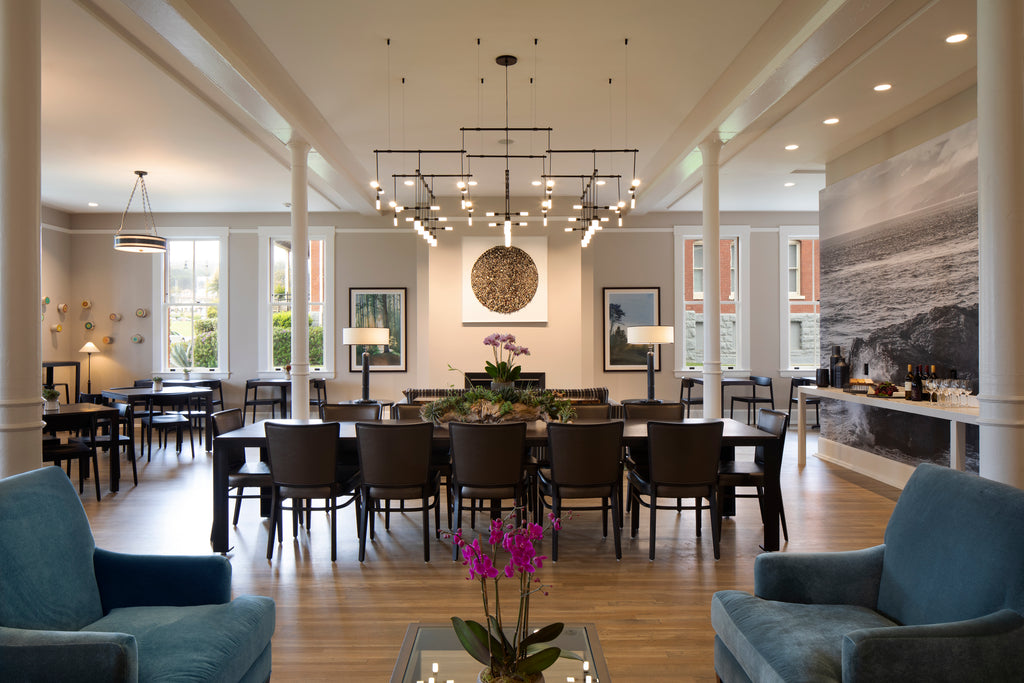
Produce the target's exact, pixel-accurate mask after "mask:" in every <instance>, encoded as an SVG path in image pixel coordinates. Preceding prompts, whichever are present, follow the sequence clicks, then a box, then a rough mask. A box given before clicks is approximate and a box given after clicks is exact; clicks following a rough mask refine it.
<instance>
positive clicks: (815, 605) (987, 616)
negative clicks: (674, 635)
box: [711, 463, 1024, 683]
mask: <svg viewBox="0 0 1024 683" xmlns="http://www.w3.org/2000/svg"><path fill="white" fill-rule="evenodd" d="M1021 567H1024V491H1021V490H1020V489H1018V488H1015V487H1012V486H1008V485H1006V484H1002V483H998V482H995V481H992V480H990V479H985V478H982V477H979V476H977V475H976V474H970V473H966V472H960V471H957V470H953V469H950V468H949V467H941V466H938V465H933V464H930V463H925V464H922V465H918V467H917V468H916V469H915V470H914V473H913V475H911V477H910V479H909V481H908V482H907V485H906V487H905V488H904V489H903V491H902V493H901V494H900V497H899V501H897V503H896V506H895V508H894V509H893V512H892V516H891V517H890V518H889V523H888V525H887V526H886V529H885V536H884V539H883V542H882V544H881V545H877V546H875V547H873V548H865V549H860V550H850V551H845V552H819V553H764V554H762V555H758V556H757V558H756V559H755V561H754V577H753V578H754V593H753V595H751V594H750V593H747V592H746V591H738V590H725V591H719V592H717V593H715V594H714V596H713V597H712V599H711V625H712V626H713V627H714V630H715V644H714V652H715V672H716V673H717V675H718V677H719V680H722V681H725V682H726V683H733V682H734V681H743V682H746V681H782V680H786V681H839V680H842V681H849V682H852V683H856V682H858V681H1020V680H1024V655H1022V653H1024V572H1022V571H1021Z"/></svg>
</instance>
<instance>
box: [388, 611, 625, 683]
mask: <svg viewBox="0 0 1024 683" xmlns="http://www.w3.org/2000/svg"><path fill="white" fill-rule="evenodd" d="M552 644H553V645H557V646H558V647H560V648H562V649H563V650H568V651H569V652H574V653H576V654H578V655H579V656H580V657H582V658H583V661H579V660H575V659H569V658H559V659H557V660H556V661H555V663H554V664H552V665H551V667H550V668H548V669H545V670H544V678H545V680H548V681H580V682H581V683H582V682H583V681H593V683H607V682H608V681H610V680H611V676H610V675H609V673H608V666H607V665H606V664H605V661H604V653H603V652H602V651H601V643H600V641H599V640H598V638H597V627H596V626H595V625H594V624H566V625H565V628H564V629H563V630H562V633H561V634H560V635H559V636H558V637H557V638H555V640H554V641H553V642H552ZM480 668H481V664H480V662H478V661H476V660H475V659H473V657H471V656H470V655H469V653H468V652H466V650H465V648H463V647H462V645H461V644H460V643H459V638H458V636H456V635H455V630H454V629H453V628H452V625H451V624H409V628H408V629H407V630H406V632H405V640H404V641H402V649H401V650H400V651H399V653H398V660H397V661H396V662H395V669H394V671H393V672H392V673H391V683H418V682H419V681H427V680H431V681H455V682H456V683H472V682H473V681H475V680H477V674H479V673H480Z"/></svg>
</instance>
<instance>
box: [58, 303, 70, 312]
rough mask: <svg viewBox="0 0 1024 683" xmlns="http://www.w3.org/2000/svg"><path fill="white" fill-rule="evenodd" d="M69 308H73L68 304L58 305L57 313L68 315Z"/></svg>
mask: <svg viewBox="0 0 1024 683" xmlns="http://www.w3.org/2000/svg"><path fill="white" fill-rule="evenodd" d="M69 308H71V307H70V306H68V305H67V304H57V311H58V312H60V313H67V312H68V309H69Z"/></svg>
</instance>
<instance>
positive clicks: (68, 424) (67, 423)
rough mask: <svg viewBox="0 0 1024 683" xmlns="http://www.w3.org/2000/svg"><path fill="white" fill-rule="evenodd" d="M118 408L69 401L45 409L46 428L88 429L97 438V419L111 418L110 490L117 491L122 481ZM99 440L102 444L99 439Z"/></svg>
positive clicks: (54, 429)
mask: <svg viewBox="0 0 1024 683" xmlns="http://www.w3.org/2000/svg"><path fill="white" fill-rule="evenodd" d="M117 417H118V415H117V408H112V407H110V406H104V405H99V404H97V403H69V404H68V405H63V406H61V407H60V408H59V409H58V410H44V411H43V422H45V423H46V427H45V428H44V429H51V430H53V431H56V432H63V431H75V430H79V429H88V430H89V433H90V434H92V435H93V437H94V438H95V436H96V433H97V426H96V423H97V421H99V420H101V419H104V418H105V419H109V420H110V423H111V426H110V490H111V491H117V490H118V488H120V481H121V458H120V457H119V456H118V453H117V450H118V449H117V446H118V438H117ZM97 442H98V443H100V444H102V442H101V441H99V440H98V439H97Z"/></svg>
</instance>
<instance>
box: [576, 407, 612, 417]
mask: <svg viewBox="0 0 1024 683" xmlns="http://www.w3.org/2000/svg"><path fill="white" fill-rule="evenodd" d="M573 410H575V411H576V419H578V420H609V419H611V417H612V406H611V404H609V403H581V404H579V405H575V406H573Z"/></svg>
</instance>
